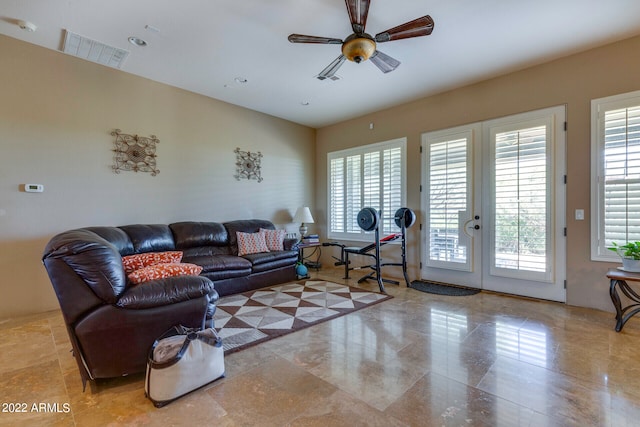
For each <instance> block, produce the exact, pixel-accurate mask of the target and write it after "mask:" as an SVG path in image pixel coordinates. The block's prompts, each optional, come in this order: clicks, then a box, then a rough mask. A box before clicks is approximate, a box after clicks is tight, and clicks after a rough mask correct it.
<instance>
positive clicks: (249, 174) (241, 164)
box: [233, 148, 262, 182]
mask: <svg viewBox="0 0 640 427" xmlns="http://www.w3.org/2000/svg"><path fill="white" fill-rule="evenodd" d="M233 152H234V153H236V174H235V175H234V177H235V178H236V179H237V180H238V181H240V180H241V179H254V180H256V181H258V182H262V176H261V166H260V160H261V159H262V153H261V152H259V151H258V152H255V153H252V152H251V151H241V150H240V148H236V149H235V150H233Z"/></svg>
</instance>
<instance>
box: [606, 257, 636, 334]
mask: <svg viewBox="0 0 640 427" xmlns="http://www.w3.org/2000/svg"><path fill="white" fill-rule="evenodd" d="M607 277H608V278H609V280H610V281H611V285H610V287H609V295H610V296H611V301H612V302H613V306H614V307H615V309H616V332H620V331H621V330H622V327H623V326H624V324H625V323H627V321H628V320H629V319H631V318H632V317H633V316H635V315H636V314H638V313H640V294H638V293H637V292H636V291H634V290H633V289H631V287H630V286H629V284H628V283H627V282H640V273H630V272H627V271H622V270H619V269H611V270H609V271H608V272H607ZM618 289H620V291H621V292H622V293H623V294H624V295H625V296H627V298H629V299H630V300H631V301H632V302H631V304H629V305H627V306H626V307H622V301H621V300H620V295H618Z"/></svg>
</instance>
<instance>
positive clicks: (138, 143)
mask: <svg viewBox="0 0 640 427" xmlns="http://www.w3.org/2000/svg"><path fill="white" fill-rule="evenodd" d="M111 135H113V136H115V137H116V139H115V141H114V142H113V143H114V146H115V148H114V149H113V151H114V152H115V155H114V156H113V160H114V165H113V166H112V168H113V171H114V172H115V173H120V171H134V172H151V175H152V176H156V175H157V174H159V173H160V171H159V170H158V169H157V168H156V157H157V156H156V144H158V143H159V142H160V140H159V139H158V138H156V136H155V135H150V136H149V137H148V138H147V137H144V136H138V135H128V134H126V133H121V130H120V129H116V130H114V131H113V132H111Z"/></svg>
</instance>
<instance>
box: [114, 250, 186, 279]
mask: <svg viewBox="0 0 640 427" xmlns="http://www.w3.org/2000/svg"><path fill="white" fill-rule="evenodd" d="M180 261H182V252H180V251H167V252H147V253H144V254H136V255H127V256H123V257H122V265H123V266H124V272H125V273H127V274H129V273H132V272H134V271H136V270H139V269H141V268H144V267H148V266H150V265H156V264H168V263H171V262H180Z"/></svg>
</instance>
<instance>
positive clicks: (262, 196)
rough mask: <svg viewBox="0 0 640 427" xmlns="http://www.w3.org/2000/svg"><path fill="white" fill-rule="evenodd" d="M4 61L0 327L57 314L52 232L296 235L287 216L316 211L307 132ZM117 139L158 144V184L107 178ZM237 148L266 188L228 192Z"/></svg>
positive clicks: (141, 88)
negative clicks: (253, 229)
mask: <svg viewBox="0 0 640 427" xmlns="http://www.w3.org/2000/svg"><path fill="white" fill-rule="evenodd" d="M0 52H2V66H1V67H0V81H1V82H2V91H1V93H0V271H2V276H1V277H2V279H0V280H1V285H2V286H1V287H2V294H3V295H2V298H0V319H5V318H8V317H12V316H16V315H21V314H27V313H37V312H42V311H46V310H51V309H55V308H57V307H58V303H57V300H56V298H55V295H54V293H53V290H52V288H51V285H50V283H49V281H48V278H47V276H46V272H45V270H44V268H43V267H42V265H41V262H40V257H41V255H42V250H43V248H44V246H45V244H46V242H47V241H48V240H49V238H51V236H53V235H54V234H55V233H57V232H60V231H63V230H67V229H70V228H76V227H83V226H89V225H123V224H131V223H169V222H172V221H180V220H198V221H225V220H231V219H246V218H261V219H269V220H272V221H274V222H275V223H277V224H279V225H281V226H282V227H285V228H287V227H291V228H292V229H293V230H295V229H296V227H297V226H296V225H293V224H290V221H291V218H292V215H293V214H294V213H295V209H296V208H297V207H298V206H301V205H303V204H306V205H311V206H313V201H314V186H313V179H314V172H315V171H314V167H315V163H314V159H315V131H314V130H313V129H310V128H307V127H304V126H300V125H296V124H293V123H290V122H287V121H284V120H280V119H277V118H274V117H270V116H267V115H264V114H261V113H257V112H253V111H250V110H247V109H243V108H239V107H235V106H232V105H229V104H226V103H223V102H220V101H216V100H213V99H210V98H207V97H203V96H200V95H196V94H193V93H190V92H186V91H183V90H179V89H175V88H172V87H169V86H166V85H162V84H159V83H155V82H152V81H149V80H145V79H142V78H139V77H135V76H132V75H130V74H126V73H123V72H121V71H117V70H113V69H110V68H107V67H103V66H99V65H96V64H92V63H89V62H86V61H82V60H79V59H75V58H71V57H69V56H67V55H64V54H62V53H58V52H54V51H51V50H47V49H43V48H39V47H36V46H33V45H30V44H27V43H23V42H20V41H16V40H14V39H11V38H7V37H4V36H0ZM115 128H119V129H121V130H122V131H123V132H125V133H132V134H139V135H142V136H148V135H151V134H153V135H156V136H157V137H158V138H159V139H160V144H159V145H158V150H157V154H158V159H157V166H158V169H159V170H160V173H159V174H158V175H157V176H155V177H153V176H151V175H150V174H148V173H134V172H121V173H120V174H116V173H114V172H113V171H112V170H111V166H112V165H113V152H112V151H111V150H112V148H113V140H114V138H113V137H112V136H111V135H110V132H111V131H112V130H113V129H115ZM236 147H240V149H242V150H245V151H246V150H249V151H261V152H262V154H263V155H264V157H263V159H262V175H263V177H264V181H263V182H261V183H258V182H256V181H236V180H235V178H234V177H233V175H234V173H235V154H234V152H233V150H234V149H235V148H236ZM25 183H38V184H43V185H44V188H45V191H44V193H40V194H38V193H36V194H33V193H25V192H23V191H20V184H25Z"/></svg>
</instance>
